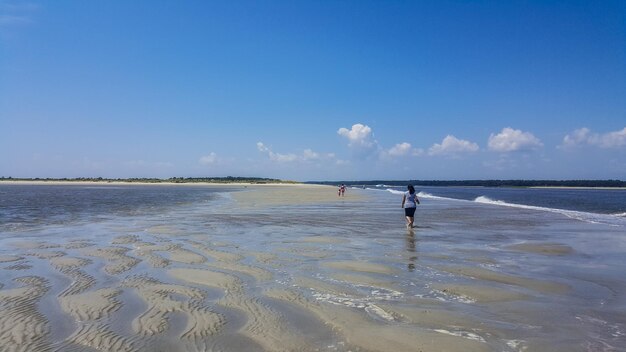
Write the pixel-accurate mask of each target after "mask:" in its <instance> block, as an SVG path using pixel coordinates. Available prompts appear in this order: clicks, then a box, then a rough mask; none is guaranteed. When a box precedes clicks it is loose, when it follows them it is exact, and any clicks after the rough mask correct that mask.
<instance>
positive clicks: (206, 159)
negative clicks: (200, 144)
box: [199, 152, 218, 165]
mask: <svg viewBox="0 0 626 352" xmlns="http://www.w3.org/2000/svg"><path fill="white" fill-rule="evenodd" d="M217 161H218V158H217V154H215V153H214V152H211V153H209V155H205V156H202V157H200V160H199V162H200V164H202V165H211V164H215V163H216V162H217Z"/></svg>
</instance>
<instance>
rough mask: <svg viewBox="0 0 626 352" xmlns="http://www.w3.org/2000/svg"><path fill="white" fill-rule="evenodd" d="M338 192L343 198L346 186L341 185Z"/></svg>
mask: <svg viewBox="0 0 626 352" xmlns="http://www.w3.org/2000/svg"><path fill="white" fill-rule="evenodd" d="M339 191H340V192H341V196H342V197H343V196H345V194H346V185H344V184H343V183H342V184H341V187H339Z"/></svg>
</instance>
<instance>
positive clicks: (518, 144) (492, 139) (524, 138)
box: [488, 127, 543, 152]
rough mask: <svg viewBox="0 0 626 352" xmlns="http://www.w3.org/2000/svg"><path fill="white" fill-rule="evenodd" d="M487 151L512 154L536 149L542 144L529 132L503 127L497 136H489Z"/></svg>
mask: <svg viewBox="0 0 626 352" xmlns="http://www.w3.org/2000/svg"><path fill="white" fill-rule="evenodd" d="M488 145H489V149H490V150H493V151H496V152H514V151H518V150H529V149H537V148H540V147H542V146H543V143H541V141H540V140H539V139H538V138H537V137H535V136H534V135H533V134H532V133H530V132H522V131H521V130H514V129H512V128H510V127H505V128H503V129H502V132H500V133H498V134H493V133H492V134H491V135H490V136H489V144H488Z"/></svg>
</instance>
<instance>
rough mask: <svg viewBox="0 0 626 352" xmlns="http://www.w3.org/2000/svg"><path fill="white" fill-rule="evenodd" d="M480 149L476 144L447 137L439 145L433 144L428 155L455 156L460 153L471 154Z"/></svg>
mask: <svg viewBox="0 0 626 352" xmlns="http://www.w3.org/2000/svg"><path fill="white" fill-rule="evenodd" d="M478 149H480V148H479V147H478V144H476V143H473V142H470V141H466V140H463V139H458V138H456V137H455V136H452V135H447V136H446V138H444V139H443V140H442V141H441V144H437V143H435V144H433V146H432V147H430V149H428V154H429V155H456V154H460V153H473V152H476V151H478Z"/></svg>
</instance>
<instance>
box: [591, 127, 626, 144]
mask: <svg viewBox="0 0 626 352" xmlns="http://www.w3.org/2000/svg"><path fill="white" fill-rule="evenodd" d="M593 142H594V144H597V145H598V146H600V147H602V148H617V147H621V146H624V145H626V127H624V129H622V130H621V131H613V132H609V133H605V134H603V135H601V136H599V137H598V139H597V140H594V141H593Z"/></svg>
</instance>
